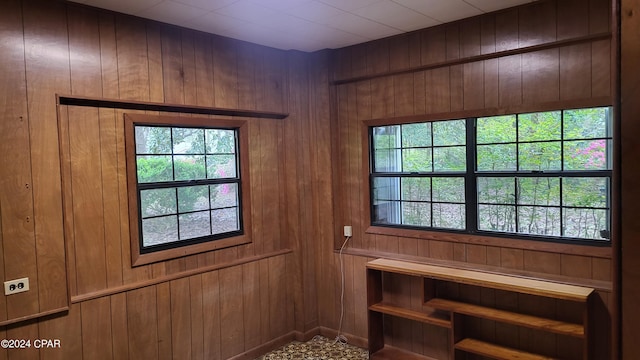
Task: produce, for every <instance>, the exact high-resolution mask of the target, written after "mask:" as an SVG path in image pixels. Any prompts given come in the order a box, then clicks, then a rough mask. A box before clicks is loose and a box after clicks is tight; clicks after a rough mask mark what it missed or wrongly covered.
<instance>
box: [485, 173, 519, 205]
mask: <svg viewBox="0 0 640 360" xmlns="http://www.w3.org/2000/svg"><path fill="white" fill-rule="evenodd" d="M515 198H516V196H515V181H514V178H489V177H482V178H478V202H480V203H489V204H515Z"/></svg>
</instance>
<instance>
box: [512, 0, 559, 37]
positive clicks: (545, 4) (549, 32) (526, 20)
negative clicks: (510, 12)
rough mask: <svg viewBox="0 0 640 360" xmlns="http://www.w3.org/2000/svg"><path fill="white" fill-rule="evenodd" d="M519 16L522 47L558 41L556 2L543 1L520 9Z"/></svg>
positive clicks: (519, 33)
mask: <svg viewBox="0 0 640 360" xmlns="http://www.w3.org/2000/svg"><path fill="white" fill-rule="evenodd" d="M518 15H519V17H518V25H519V27H518V35H519V39H518V45H519V46H520V47H525V46H532V45H538V44H544V43H546V42H551V41H555V40H556V36H557V35H556V34H557V29H556V2H554V1H542V2H536V3H533V4H530V5H527V6H522V7H519V8H518Z"/></svg>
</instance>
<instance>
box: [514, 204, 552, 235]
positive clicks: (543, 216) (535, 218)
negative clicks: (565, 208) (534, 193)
mask: <svg viewBox="0 0 640 360" xmlns="http://www.w3.org/2000/svg"><path fill="white" fill-rule="evenodd" d="M518 232H519V233H524V234H533V235H549V236H560V208H558V207H534V206H520V207H518Z"/></svg>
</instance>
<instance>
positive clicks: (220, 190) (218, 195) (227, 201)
mask: <svg viewBox="0 0 640 360" xmlns="http://www.w3.org/2000/svg"><path fill="white" fill-rule="evenodd" d="M210 188H211V208H212V209H217V208H223V207H230V206H238V184H235V183H231V184H217V185H211V186H210Z"/></svg>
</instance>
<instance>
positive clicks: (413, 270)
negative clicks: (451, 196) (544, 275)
mask: <svg viewBox="0 0 640 360" xmlns="http://www.w3.org/2000/svg"><path fill="white" fill-rule="evenodd" d="M385 272H387V273H395V274H400V275H407V276H416V277H421V278H423V280H422V283H423V286H424V287H425V289H424V290H425V291H424V292H423V293H424V298H423V299H422V300H423V303H424V305H425V309H429V310H425V311H416V310H412V309H406V308H402V307H399V306H396V305H395V304H391V303H389V302H385V299H384V298H383V282H382V278H383V276H382V274H383V273H385ZM434 281H444V282H452V283H458V284H467V285H473V286H477V287H484V288H490V289H496V290H503V291H508V292H514V293H521V294H529V295H535V296H540V297H547V298H553V299H558V300H565V301H570V302H575V303H576V304H578V305H580V306H582V323H580V324H576V323H570V322H565V321H560V320H557V319H549V318H544V317H539V316H533V315H529V314H522V313H518V312H513V311H506V310H502V309H496V308H492V307H487V306H481V305H478V304H471V303H465V302H460V301H455V300H451V299H446V298H441V297H438V294H436V291H435V288H434V284H433V282H434ZM427 284H429V285H427ZM429 287H430V288H429ZM594 293H595V290H594V289H592V288H587V287H582V286H575V285H568V284H559V283H554V282H550V281H544V280H537V279H530V278H521V277H517V276H509V275H503V274H494V273H488V272H482V271H473V270H465V269H457V268H453V267H445V266H437V265H430V264H420V263H414V262H408V261H400V260H390V259H377V260H373V261H370V262H369V263H367V305H368V309H369V311H368V320H369V324H368V326H369V339H368V340H369V353H370V355H371V358H372V359H387V358H389V352H393V351H395V350H390V347H389V346H385V344H384V328H383V327H384V322H383V318H384V315H385V314H386V315H390V316H394V317H400V318H404V319H409V320H413V321H419V322H423V323H427V324H432V325H436V326H440V327H443V328H446V329H448V330H449V343H448V345H447V346H449V347H450V349H449V354H450V357H451V359H457V358H462V357H463V356H464V354H465V353H473V354H477V355H481V356H485V357H488V358H493V359H548V357H545V356H543V355H540V354H533V353H530V352H526V351H522V350H521V349H512V348H508V347H505V346H501V345H499V344H492V343H489V342H485V341H480V340H476V339H473V338H468V337H466V336H465V331H464V328H463V327H464V325H463V324H464V322H463V321H461V319H462V317H475V318H480V319H487V320H492V321H495V322H499V323H504V324H510V325H515V326H518V327H524V328H529V329H534V330H537V331H541V332H547V333H553V334H558V335H561V336H569V337H573V338H577V339H580V341H581V342H582V358H583V359H585V360H589V359H590V352H591V351H590V348H589V344H590V341H589V334H590V330H589V327H588V325H589V323H590V321H589V318H590V313H591V311H590V308H591V305H590V304H591V301H592V300H591V299H592V295H593V294H594ZM403 354H405V352H403ZM397 356H399V355H397ZM408 356H409V357H408ZM396 358H398V357H396ZM401 358H402V359H404V358H407V359H413V358H414V357H410V355H406V354H405V355H403V357H401ZM426 358H427V357H424V356H422V355H417V354H416V357H415V359H426ZM427 359H428V358H427Z"/></svg>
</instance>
